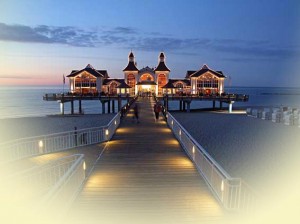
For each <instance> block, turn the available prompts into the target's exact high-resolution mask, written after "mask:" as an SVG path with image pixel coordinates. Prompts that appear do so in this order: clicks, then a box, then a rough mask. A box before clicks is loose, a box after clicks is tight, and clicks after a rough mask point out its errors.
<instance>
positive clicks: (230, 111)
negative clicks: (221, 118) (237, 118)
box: [228, 101, 234, 114]
mask: <svg viewBox="0 0 300 224" xmlns="http://www.w3.org/2000/svg"><path fill="white" fill-rule="evenodd" d="M233 103H234V101H230V102H229V105H228V113H230V114H231V113H232V105H233Z"/></svg>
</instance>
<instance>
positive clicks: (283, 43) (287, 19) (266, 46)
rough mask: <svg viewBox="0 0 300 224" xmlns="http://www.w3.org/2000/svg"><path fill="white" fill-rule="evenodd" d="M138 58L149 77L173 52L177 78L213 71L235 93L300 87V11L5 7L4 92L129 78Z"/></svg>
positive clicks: (235, 5) (249, 3)
mask: <svg viewBox="0 0 300 224" xmlns="http://www.w3.org/2000/svg"><path fill="white" fill-rule="evenodd" d="M131 50H132V51H133V53H134V55H135V60H136V62H137V66H138V68H139V69H141V68H143V67H145V66H149V67H155V66H157V64H158V56H159V53H160V52H161V51H163V52H165V55H166V64H167V66H168V67H169V68H170V70H171V73H170V78H184V76H185V73H186V71H187V70H199V69H200V68H201V67H202V66H203V64H207V65H208V66H209V67H210V68H211V69H213V70H221V71H223V73H224V74H225V75H226V76H227V81H226V82H227V85H233V86H267V87H268V86H270V87H273V86H275V87H281V86H282V87H300V78H299V77H300V72H299V71H300V63H298V62H299V61H300V1H298V0H295V1H292V0H287V1H282V0H243V1H240V0H227V1H225V0H182V1H180V0H165V1H163V0H160V1H157V0H151V1H150V0H148V1H147V0H124V1H120V0H72V1H67V0H65V1H64V0H28V1H25V0H0V85H2V86H3V85H60V84H62V80H63V78H62V77H63V75H68V74H70V72H71V71H72V70H76V69H78V70H79V69H83V68H84V67H85V66H86V65H87V64H91V65H92V66H93V67H94V68H95V69H106V70H107V71H108V73H109V75H110V77H113V78H123V77H124V75H123V72H122V70H123V69H124V68H125V67H126V65H127V62H128V54H129V52H130V51H131ZM229 80H231V83H230V82H229Z"/></svg>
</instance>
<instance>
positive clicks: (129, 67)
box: [123, 51, 138, 72]
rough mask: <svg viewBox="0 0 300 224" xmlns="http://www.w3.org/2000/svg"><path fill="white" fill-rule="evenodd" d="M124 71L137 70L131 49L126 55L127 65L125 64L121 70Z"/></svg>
mask: <svg viewBox="0 0 300 224" xmlns="http://www.w3.org/2000/svg"><path fill="white" fill-rule="evenodd" d="M125 71H138V68H137V67H136V64H135V62H134V55H133V53H132V51H131V52H130V53H129V56H128V65H127V66H126V68H124V69H123V72H125Z"/></svg>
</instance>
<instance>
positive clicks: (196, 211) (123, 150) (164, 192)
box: [65, 98, 224, 223]
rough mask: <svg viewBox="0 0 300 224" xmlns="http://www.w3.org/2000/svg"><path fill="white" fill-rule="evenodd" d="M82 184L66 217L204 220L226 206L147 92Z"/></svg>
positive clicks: (75, 219) (81, 220)
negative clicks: (157, 112) (158, 116)
mask: <svg viewBox="0 0 300 224" xmlns="http://www.w3.org/2000/svg"><path fill="white" fill-rule="evenodd" d="M137 103H139V105H140V123H136V122H134V120H133V119H132V116H133V115H132V113H129V114H128V115H127V116H126V117H125V119H124V120H123V122H122V123H121V125H120V127H119V128H118V130H117V132H116V134H115V135H114V137H113V138H112V140H111V141H110V142H109V143H108V145H107V147H106V149H105V151H104V153H103V155H102V156H101V157H100V159H99V160H98V161H97V163H96V164H95V167H94V169H93V171H92V173H91V175H90V176H89V177H88V179H87V181H86V183H85V184H84V186H83V189H82V192H81V193H80V194H79V196H78V198H77V200H76V201H75V203H74V205H73V207H72V208H71V209H70V212H69V214H68V215H67V218H66V220H65V221H66V222H67V223H99V222H101V223H186V222H188V223H200V222H201V221H220V220H222V219H223V218H224V211H223V209H222V207H221V206H220V205H219V203H218V202H217V200H216V199H215V198H214V196H213V195H212V193H211V192H210V190H209V189H208V187H207V186H206V183H205V181H204V180H203V179H202V177H201V176H200V175H199V174H198V172H197V170H196V168H195V166H194V165H193V163H192V162H191V161H190V160H189V159H188V157H187V156H186V154H185V153H184V152H183V150H182V148H181V146H180V144H179V143H178V141H177V140H176V139H175V137H174V136H173V134H172V132H171V130H170V129H169V128H168V127H167V125H166V123H165V121H162V120H160V121H159V122H155V120H154V115H153V112H152V111H153V110H152V105H153V103H154V101H153V102H152V101H151V100H149V98H145V99H141V100H138V102H137Z"/></svg>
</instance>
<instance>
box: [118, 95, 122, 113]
mask: <svg viewBox="0 0 300 224" xmlns="http://www.w3.org/2000/svg"><path fill="white" fill-rule="evenodd" d="M121 108H122V100H121V97H120V96H119V97H118V111H121Z"/></svg>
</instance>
